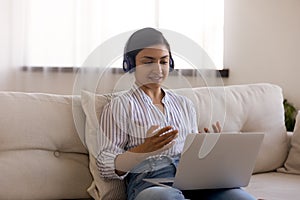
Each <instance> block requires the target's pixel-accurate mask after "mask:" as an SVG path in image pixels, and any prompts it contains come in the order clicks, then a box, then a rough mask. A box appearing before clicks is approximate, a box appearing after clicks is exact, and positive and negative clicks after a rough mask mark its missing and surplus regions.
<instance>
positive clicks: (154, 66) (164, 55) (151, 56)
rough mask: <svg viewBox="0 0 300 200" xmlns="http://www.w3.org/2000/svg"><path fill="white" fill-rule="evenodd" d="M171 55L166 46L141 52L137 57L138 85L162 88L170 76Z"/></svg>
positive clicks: (149, 48)
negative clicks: (162, 84)
mask: <svg viewBox="0 0 300 200" xmlns="http://www.w3.org/2000/svg"><path fill="white" fill-rule="evenodd" d="M169 61H170V55H169V51H168V49H167V47H166V46H165V45H154V46H151V47H148V48H145V49H143V50H141V51H140V52H139V53H138V54H137V55H136V57H135V63H136V68H135V79H136V82H137V84H138V85H143V86H146V87H160V85H161V83H162V82H163V81H164V80H165V79H166V78H167V77H168V75H169V67H170V63H169Z"/></svg>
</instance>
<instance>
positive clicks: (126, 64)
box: [123, 59, 130, 72]
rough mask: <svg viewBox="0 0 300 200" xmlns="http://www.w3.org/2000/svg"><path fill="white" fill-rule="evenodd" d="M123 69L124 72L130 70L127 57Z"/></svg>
mask: <svg viewBox="0 0 300 200" xmlns="http://www.w3.org/2000/svg"><path fill="white" fill-rule="evenodd" d="M123 70H124V72H128V71H129V70H130V69H129V64H128V61H127V60H126V59H124V60H123Z"/></svg>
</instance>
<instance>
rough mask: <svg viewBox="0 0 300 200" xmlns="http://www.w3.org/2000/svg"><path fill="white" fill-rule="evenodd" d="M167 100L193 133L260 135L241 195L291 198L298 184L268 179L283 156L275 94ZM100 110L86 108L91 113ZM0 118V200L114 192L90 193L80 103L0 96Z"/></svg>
mask: <svg viewBox="0 0 300 200" xmlns="http://www.w3.org/2000/svg"><path fill="white" fill-rule="evenodd" d="M175 92H178V93H180V94H182V95H186V96H188V97H189V98H191V99H192V101H194V103H195V105H196V106H197V112H198V113H199V119H198V126H199V128H200V129H202V128H203V127H207V126H209V125H210V123H212V122H214V121H216V120H219V121H221V123H222V125H223V127H224V131H242V132H248V131H264V132H265V138H264V141H263V145H262V148H261V149H260V153H259V156H258V159H257V162H256V165H255V169H254V173H255V175H253V176H252V178H251V181H250V184H249V186H248V187H246V188H245V189H246V190H248V191H249V192H251V193H252V194H254V195H255V196H256V197H257V198H262V199H270V200H279V199H288V200H294V199H297V198H298V196H299V194H300V190H299V188H300V176H299V175H296V174H295V173H293V174H291V173H289V171H288V170H280V171H281V172H277V171H276V170H277V169H278V168H281V169H285V167H286V166H285V160H286V159H287V157H288V153H289V148H290V145H289V144H290V143H289V141H290V140H289V139H288V137H287V133H286V131H285V128H284V116H283V114H284V113H283V107H282V101H283V97H282V91H281V89H280V88H279V87H278V86H276V85H271V84H253V85H239V86H227V87H225V88H224V87H214V88H193V89H177V90H175ZM92 97H93V98H94V99H93V100H91V101H88V102H86V103H87V104H86V105H88V104H89V103H90V104H91V103H92V104H93V103H95V102H99V101H95V98H97V99H102V100H103V101H100V102H102V103H101V104H105V103H107V102H108V101H109V98H110V97H111V96H107V95H96V96H95V95H92ZM85 98H88V97H87V96H86V97H85ZM89 106H91V105H89ZM101 106H102V105H96V106H95V105H94V111H95V113H96V112H97V111H99V110H97V109H99V108H100V107H101ZM0 111H1V115H0V199H18V200H19V199H86V198H91V195H92V196H93V197H95V198H97V199H101V198H102V197H104V196H105V195H106V197H107V196H109V195H107V194H104V193H105V191H112V190H113V189H114V188H113V186H114V184H111V183H107V188H105V190H103V188H97V187H99V185H101V184H103V182H102V183H101V184H97V183H96V182H99V181H102V180H99V179H94V178H93V176H94V177H95V176H97V173H95V170H94V169H90V166H92V165H90V163H89V153H88V152H89V151H88V149H89V148H88V147H89V144H88V143H89V141H91V140H90V139H91V138H92V137H93V135H87V130H88V128H91V129H93V128H96V127H87V126H88V125H87V124H86V123H85V122H86V116H87V115H89V114H90V113H87V112H86V113H85V112H84V111H83V109H82V104H81V99H80V96H66V95H54V94H37V93H21V92H0ZM85 111H86V110H85ZM95 113H94V114H95ZM299 124H300V123H299ZM90 132H91V133H93V131H90ZM94 133H95V132H94ZM89 134H90V133H89ZM291 137H292V136H289V138H291ZM298 170H299V171H300V169H298ZM91 172H93V175H92V173H91ZM104 184H106V183H104ZM109 187H112V188H109ZM88 188H89V192H87V190H88ZM99 191H101V193H99ZM96 193H97V194H96Z"/></svg>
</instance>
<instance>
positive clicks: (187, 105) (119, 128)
mask: <svg viewBox="0 0 300 200" xmlns="http://www.w3.org/2000/svg"><path fill="white" fill-rule="evenodd" d="M164 93H165V96H164V98H163V99H162V103H163V104H164V112H162V111H161V110H160V109H159V108H158V107H156V106H155V105H154V104H153V103H152V99H151V98H150V97H149V96H148V95H147V94H145V93H144V91H143V90H142V89H140V88H138V87H137V86H136V85H134V86H133V87H132V89H131V90H129V91H128V92H126V93H124V94H122V95H120V96H118V97H116V98H114V99H112V100H111V102H110V103H109V104H107V105H106V106H105V107H104V109H103V112H102V115H101V118H100V133H102V134H98V135H99V136H100V137H101V138H100V141H101V143H100V144H101V148H100V150H99V154H98V156H97V166H98V169H99V171H100V175H101V176H102V177H106V178H118V179H120V178H124V177H119V176H118V175H117V174H116V173H115V163H114V161H115V158H116V156H117V155H119V154H122V153H124V152H125V151H127V150H129V149H131V148H133V147H136V146H137V145H140V144H142V143H143V142H144V138H145V137H146V134H147V131H148V129H149V128H150V127H151V126H152V125H159V127H160V128H162V127H165V126H172V127H173V128H174V129H177V130H178V132H179V135H178V137H177V138H176V140H175V141H176V143H175V145H173V147H171V148H170V149H169V150H167V151H164V152H163V153H162V154H161V155H168V156H175V155H178V154H180V153H181V151H182V149H183V145H184V141H185V138H186V135H187V134H188V133H196V132H198V129H197V118H196V112H195V108H194V105H193V103H192V102H191V101H190V100H189V99H187V98H186V97H184V96H180V95H177V94H175V93H173V92H171V91H165V90H164Z"/></svg>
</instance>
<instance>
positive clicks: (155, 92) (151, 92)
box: [140, 85, 165, 104]
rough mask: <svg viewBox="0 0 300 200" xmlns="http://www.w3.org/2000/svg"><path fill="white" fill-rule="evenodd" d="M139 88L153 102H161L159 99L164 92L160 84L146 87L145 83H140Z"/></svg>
mask: <svg viewBox="0 0 300 200" xmlns="http://www.w3.org/2000/svg"><path fill="white" fill-rule="evenodd" d="M140 88H141V89H142V90H143V91H144V92H145V93H146V94H147V95H148V96H149V97H150V98H151V99H152V102H153V104H161V100H162V99H163V97H164V96H165V94H164V92H163V90H162V89H161V87H160V86H158V87H147V86H146V85H142V86H140Z"/></svg>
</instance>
